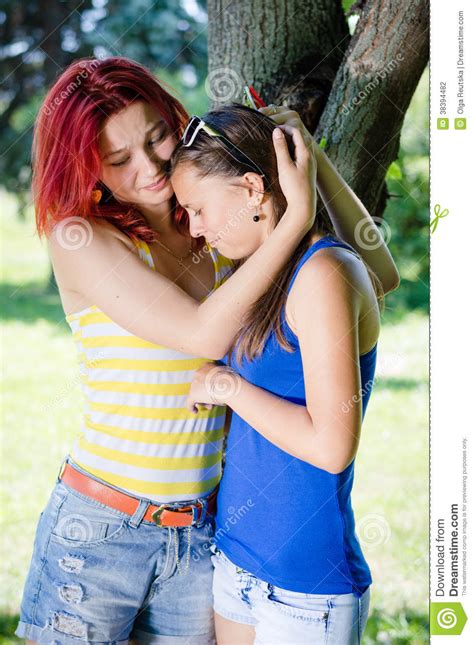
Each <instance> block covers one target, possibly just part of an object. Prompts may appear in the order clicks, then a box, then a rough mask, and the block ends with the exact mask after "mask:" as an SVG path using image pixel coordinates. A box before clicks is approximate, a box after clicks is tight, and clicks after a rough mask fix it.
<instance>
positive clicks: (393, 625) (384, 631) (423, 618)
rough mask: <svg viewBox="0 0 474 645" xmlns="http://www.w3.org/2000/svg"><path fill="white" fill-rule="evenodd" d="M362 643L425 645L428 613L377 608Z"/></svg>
mask: <svg viewBox="0 0 474 645" xmlns="http://www.w3.org/2000/svg"><path fill="white" fill-rule="evenodd" d="M18 619H19V616H11V615H10V616H8V615H0V644H1V645H8V644H10V643H20V642H22V640H23V639H20V638H17V637H16V636H14V632H15V629H16V626H17V624H18ZM362 643H363V645H376V644H378V643H384V645H425V644H426V643H429V633H428V615H427V614H422V613H418V612H414V611H410V610H407V611H403V612H401V613H400V614H398V615H397V616H387V615H386V614H384V613H383V612H382V611H380V610H379V609H374V610H372V611H371V613H370V617H369V620H368V622H367V627H366V629H365V633H364V638H363V639H362Z"/></svg>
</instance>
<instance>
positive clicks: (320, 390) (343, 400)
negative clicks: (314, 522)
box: [188, 253, 362, 474]
mask: <svg viewBox="0 0 474 645" xmlns="http://www.w3.org/2000/svg"><path fill="white" fill-rule="evenodd" d="M292 293H293V294H294V298H293V308H292V317H293V319H294V324H295V326H296V328H297V331H298V340H299V343H300V348H301V353H302V358H303V371H304V383H305V391H306V396H307V401H306V406H301V405H297V404H294V403H291V402H289V401H286V400H285V399H282V398H280V397H278V396H275V395H273V394H271V393H269V392H267V391H266V390H263V389H261V388H259V387H256V386H255V385H252V384H251V383H249V382H247V381H245V380H244V379H242V378H241V377H240V376H239V375H238V374H237V373H236V372H233V371H229V368H227V367H220V366H216V365H212V364H208V365H206V366H204V367H202V368H201V369H200V370H198V372H197V373H196V375H195V380H194V382H193V384H192V386H191V392H190V396H189V399H188V406H189V408H190V409H191V410H194V411H195V407H194V406H195V405H196V403H217V402H218V401H219V403H225V404H227V405H228V406H229V407H230V408H232V410H233V411H234V412H235V413H236V414H238V415H239V416H240V417H241V418H242V419H244V420H245V421H246V422H247V423H248V424H249V425H250V426H251V427H252V428H254V429H255V430H256V431H257V432H259V433H260V434H261V435H263V436H264V437H265V438H266V439H268V441H271V442H272V443H273V444H275V445H276V446H278V448H281V449H282V450H284V451H285V452H287V453H289V454H290V455H293V456H294V457H297V458H298V459H302V460H303V461H306V462H308V463H309V464H311V465H313V466H317V467H318V468H322V469H323V470H326V471H328V472H330V473H333V474H337V473H340V472H342V471H343V470H345V468H347V466H348V465H349V464H350V463H351V462H352V460H353V459H354V457H355V454H356V452H357V447H358V443H359V435H360V429H361V420H362V403H361V398H362V397H361V396H360V392H361V384H360V368H359V358H358V357H359V342H358V331H357V330H358V318H359V307H360V304H359V303H360V298H361V296H360V295H359V294H358V292H357V291H356V290H355V289H354V288H353V287H352V286H351V275H350V273H349V271H348V270H347V268H346V267H344V265H341V263H340V262H339V261H338V260H336V259H335V257H334V256H331V255H329V254H328V255H324V256H323V254H322V253H321V254H320V255H319V257H318V258H316V257H314V258H312V259H311V260H309V261H308V262H307V263H306V264H305V265H304V267H303V268H302V269H301V271H300V272H299V274H298V277H297V279H296V280H295V284H294V286H293V291H292ZM308 293H317V294H318V302H320V303H324V306H323V307H321V306H317V307H315V306H314V301H313V300H312V299H311V298H308V295H307V294H308ZM315 329H316V330H317V333H315ZM219 393H225V394H223V395H221V394H219Z"/></svg>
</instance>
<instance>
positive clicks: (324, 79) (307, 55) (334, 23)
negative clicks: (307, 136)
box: [208, 0, 350, 130]
mask: <svg viewBox="0 0 474 645" xmlns="http://www.w3.org/2000/svg"><path fill="white" fill-rule="evenodd" d="M208 12H209V77H208V79H209V86H208V90H209V92H208V93H209V96H210V99H211V101H212V103H213V104H214V105H216V104H219V103H227V102H229V101H237V102H241V100H242V89H243V85H244V84H245V82H247V83H249V84H250V85H253V86H254V87H255V89H256V90H257V92H259V94H261V96H262V98H263V99H264V100H265V101H266V102H267V103H275V104H281V103H283V102H284V101H285V102H288V101H289V102H290V103H291V105H292V107H294V108H295V109H296V110H297V111H298V112H299V113H300V115H301V116H302V118H303V120H304V121H305V123H306V124H308V125H309V127H310V128H311V130H314V129H315V127H316V125H317V122H318V119H319V117H320V115H321V113H322V110H323V108H324V104H325V102H326V99H327V96H328V94H329V92H330V89H331V86H332V83H333V81H334V78H335V75H336V72H337V69H338V68H339V65H340V64H341V61H342V59H343V56H344V51H345V48H346V47H347V46H348V44H349V41H350V36H349V30H348V28H347V24H346V21H345V18H344V13H343V10H342V6H341V4H340V3H339V2H337V1H336V2H335V1H334V0H235V1H231V2H228V0H209V1H208Z"/></svg>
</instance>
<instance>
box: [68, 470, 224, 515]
mask: <svg viewBox="0 0 474 645" xmlns="http://www.w3.org/2000/svg"><path fill="white" fill-rule="evenodd" d="M59 478H60V479H61V481H63V482H64V483H65V484H66V485H67V486H70V488H74V490H77V491H78V492H79V493H82V494H83V495H86V496H87V497H91V498H92V499H95V500H96V501H97V502H100V503H101V504H105V506H110V507H111V508H114V509H115V510H116V511H121V512H122V513H126V514H127V515H130V516H132V515H133V514H134V513H135V511H136V510H137V508H138V507H139V505H140V500H139V499H137V498H136V497H132V495H127V494H126V493H121V492H120V491H118V490H115V488H111V487H110V486H107V485H106V484H102V483H101V482H98V481H96V480H95V479H93V478H92V477H88V476H87V475H84V474H83V473H81V472H79V471H78V470H76V469H75V468H73V467H72V466H71V465H70V464H68V463H66V464H65V465H64V467H63V470H62V473H61V474H60V476H59ZM216 498H217V488H215V489H214V490H213V491H212V492H211V494H210V495H208V497H205V498H203V500H202V501H199V502H197V503H195V504H188V505H187V506H180V507H179V508H173V507H174V506H175V505H174V504H160V505H159V506H155V505H152V504H150V506H149V507H148V508H147V510H146V513H145V515H144V516H143V519H144V520H146V521H147V522H154V523H155V524H156V525H157V526H174V527H181V526H194V525H196V524H199V523H200V522H201V521H202V520H203V518H204V516H205V514H206V513H207V514H209V515H213V514H214V513H215V512H216Z"/></svg>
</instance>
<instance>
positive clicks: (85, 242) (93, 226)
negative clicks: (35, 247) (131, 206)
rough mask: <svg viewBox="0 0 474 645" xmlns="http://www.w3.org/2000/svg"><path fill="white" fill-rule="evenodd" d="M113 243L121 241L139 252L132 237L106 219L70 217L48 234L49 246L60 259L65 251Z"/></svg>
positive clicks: (135, 251)
mask: <svg viewBox="0 0 474 645" xmlns="http://www.w3.org/2000/svg"><path fill="white" fill-rule="evenodd" d="M111 243H112V244H117V243H121V244H124V245H125V246H126V247H127V248H128V249H130V250H131V251H133V252H134V253H137V252H138V251H137V248H136V245H135V244H134V242H133V240H132V239H131V238H130V237H128V236H127V235H126V234H125V233H123V232H122V231H121V230H120V229H118V228H117V227H116V226H114V225H113V224H111V223H110V222H107V221H105V220H102V221H98V220H89V219H86V218H84V217H68V218H67V219H65V220H64V221H63V222H59V223H58V224H57V225H56V226H55V227H54V229H53V230H52V232H51V234H50V235H49V236H48V248H49V250H50V252H51V253H52V254H53V255H55V256H57V257H58V259H59V258H60V257H61V256H65V255H67V254H65V253H64V251H80V250H81V249H85V248H88V247H91V246H93V247H94V246H97V247H99V246H102V245H104V244H106V245H108V244H111Z"/></svg>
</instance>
